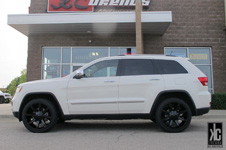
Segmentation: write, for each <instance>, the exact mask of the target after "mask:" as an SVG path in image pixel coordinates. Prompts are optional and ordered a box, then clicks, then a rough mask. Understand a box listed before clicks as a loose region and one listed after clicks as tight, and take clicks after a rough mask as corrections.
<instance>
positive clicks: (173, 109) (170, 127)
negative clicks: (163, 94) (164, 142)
mask: <svg viewBox="0 0 226 150" xmlns="http://www.w3.org/2000/svg"><path fill="white" fill-rule="evenodd" d="M191 117H192V114H191V110H190V108H189V106H188V104H187V103H185V102H184V101H183V100H181V99H178V98H169V99H166V100H165V101H163V102H162V103H161V104H160V105H159V107H158V108H157V112H156V122H157V123H158V124H159V125H160V127H161V128H162V129H163V130H164V131H166V132H172V133H176V132H182V131H184V130H185V129H186V128H187V127H188V126H189V124H190V122H191Z"/></svg>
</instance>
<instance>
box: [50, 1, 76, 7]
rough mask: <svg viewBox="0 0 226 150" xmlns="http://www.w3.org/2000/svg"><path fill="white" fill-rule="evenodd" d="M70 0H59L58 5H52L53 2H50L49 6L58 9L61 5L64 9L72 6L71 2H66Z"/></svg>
mask: <svg viewBox="0 0 226 150" xmlns="http://www.w3.org/2000/svg"><path fill="white" fill-rule="evenodd" d="M69 1H70V0H62V2H59V6H54V5H53V4H51V7H52V8H53V9H59V8H61V7H63V8H64V9H69V8H71V7H72V5H71V4H69V5H67V3H68V2H69Z"/></svg>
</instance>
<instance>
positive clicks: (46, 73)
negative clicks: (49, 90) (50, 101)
mask: <svg viewBox="0 0 226 150" xmlns="http://www.w3.org/2000/svg"><path fill="white" fill-rule="evenodd" d="M42 68H43V78H44V79H51V78H59V77H60V65H43V66H42Z"/></svg>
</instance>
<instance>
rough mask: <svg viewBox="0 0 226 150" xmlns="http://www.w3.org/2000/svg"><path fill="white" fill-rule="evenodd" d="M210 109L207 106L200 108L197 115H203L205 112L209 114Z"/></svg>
mask: <svg viewBox="0 0 226 150" xmlns="http://www.w3.org/2000/svg"><path fill="white" fill-rule="evenodd" d="M209 110H210V107H206V108H199V109H197V110H196V116H201V115H203V114H207V113H208V112H209Z"/></svg>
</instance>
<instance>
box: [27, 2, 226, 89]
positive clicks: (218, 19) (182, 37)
mask: <svg viewBox="0 0 226 150" xmlns="http://www.w3.org/2000/svg"><path fill="white" fill-rule="evenodd" d="M46 9H47V0H31V13H46ZM131 10H134V9H128V8H127V9H126V11H131ZM95 11H122V9H117V8H115V9H113V8H104V9H103V8H97V9H96V10H95ZM123 11H124V10H123ZM148 11H172V15H173V22H172V24H171V25H170V27H169V28H168V30H167V31H166V33H165V34H164V35H163V36H160V35H148V34H145V33H144V53H148V54H149V53H150V54H153V53H154V54H163V52H164V51H163V50H164V47H211V48H212V57H213V75H214V90H215V92H225V91H226V82H225V81H224V82H222V80H224V79H226V32H225V31H224V29H225V27H224V25H225V24H224V22H225V17H224V15H225V13H224V0H152V2H151V6H150V7H149V9H148ZM89 38H93V39H95V42H93V43H92V44H91V45H90V44H89V43H88V39H89ZM92 45H93V46H128V45H130V46H135V35H113V36H112V37H106V38H102V37H100V36H97V35H38V36H35V35H33V36H29V51H28V54H29V57H28V80H35V79H40V78H41V55H42V54H41V50H42V47H43V46H92Z"/></svg>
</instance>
